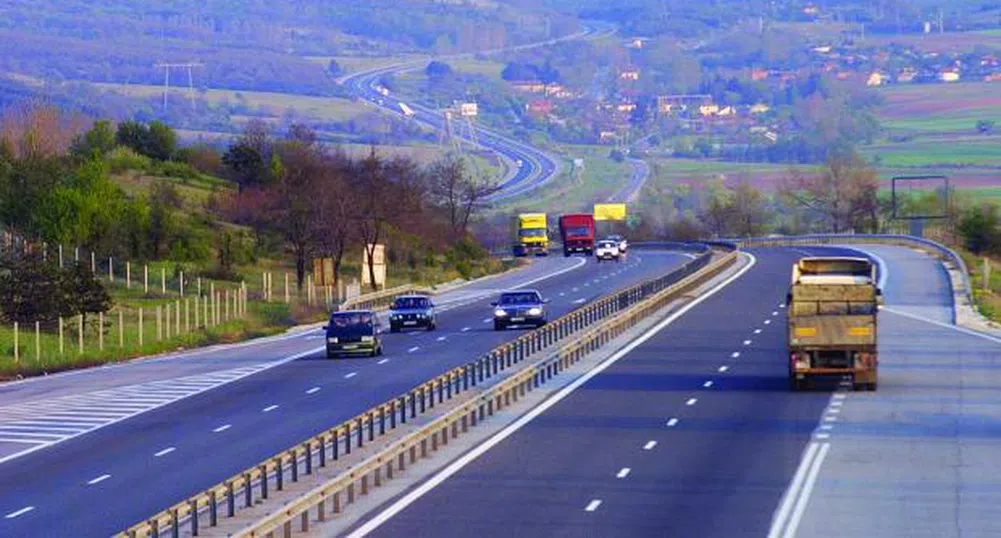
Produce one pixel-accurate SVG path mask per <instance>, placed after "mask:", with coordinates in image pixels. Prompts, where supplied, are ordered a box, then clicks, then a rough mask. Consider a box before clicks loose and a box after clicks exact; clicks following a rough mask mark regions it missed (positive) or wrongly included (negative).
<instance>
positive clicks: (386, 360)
mask: <svg viewBox="0 0 1001 538" xmlns="http://www.w3.org/2000/svg"><path fill="white" fill-rule="evenodd" d="M387 362H389V359H382V360H381V361H379V362H377V363H376V364H386V363H387Z"/></svg>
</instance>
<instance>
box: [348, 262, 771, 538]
mask: <svg viewBox="0 0 1001 538" xmlns="http://www.w3.org/2000/svg"><path fill="white" fill-rule="evenodd" d="M741 255H742V256H744V257H745V259H746V260H747V264H746V265H744V266H743V267H741V268H740V270H739V271H737V272H736V273H735V274H733V275H730V276H729V277H727V278H726V279H725V280H723V281H722V282H720V283H718V284H716V286H714V287H713V288H712V289H710V290H708V291H707V292H705V293H703V294H702V295H700V296H699V297H696V298H695V299H693V300H692V301H691V302H690V303H688V304H686V305H685V306H683V307H681V308H680V309H678V310H677V311H676V312H674V313H672V314H671V315H669V316H668V317H667V318H665V319H664V320H662V321H661V322H660V323H658V324H656V325H654V326H653V327H651V328H650V329H648V330H647V331H646V332H644V333H643V334H641V335H640V336H639V337H637V338H636V339H634V340H633V341H631V342H629V343H628V344H626V346H625V347H623V348H622V349H620V350H619V351H617V352H615V353H614V354H612V356H611V357H609V358H607V359H605V360H604V361H603V362H602V363H600V364H599V365H598V366H596V367H594V368H593V369H591V370H590V371H588V372H587V373H585V374H584V375H582V376H580V377H579V378H577V379H575V380H574V381H573V382H572V383H570V384H569V385H567V386H566V387H563V388H562V389H560V390H559V391H558V392H556V393H555V394H553V395H552V396H551V397H549V398H548V399H546V400H545V401H544V402H543V403H542V404H540V405H539V406H537V407H535V408H533V409H532V410H530V411H529V412H527V413H525V414H524V415H522V416H521V417H520V418H518V419H517V420H515V421H514V422H513V423H511V424H509V425H508V426H506V427H505V428H504V429H502V430H501V431H500V432H498V433H497V434H495V435H494V436H493V437H491V438H490V439H488V440H487V441H485V442H484V443H481V444H479V445H477V446H476V447H475V448H473V449H472V450H470V451H468V452H466V453H465V454H464V455H462V456H461V457H459V458H458V459H457V460H455V461H453V462H452V463H450V464H449V465H447V466H446V467H445V468H444V469H442V470H441V471H439V472H438V473H437V474H436V475H434V476H432V477H431V478H430V479H428V480H426V481H425V482H424V483H423V484H421V485H420V486H419V487H417V488H415V489H413V490H411V491H410V492H409V493H407V494H406V495H404V496H403V497H401V498H400V499H398V500H397V501H396V502H394V503H392V504H391V505H389V506H388V507H387V508H386V509H385V510H383V511H382V512H379V513H378V514H376V515H375V516H374V517H372V518H371V519H369V520H368V521H366V522H365V523H364V524H363V525H361V526H359V527H358V528H357V529H355V530H354V532H352V533H351V534H349V535H348V537H349V538H360V537H362V536H365V535H367V534H368V533H370V532H372V531H373V530H375V529H377V528H379V526H381V525H382V524H383V523H385V522H386V521H389V519H390V518H392V517H393V516H395V515H396V514H398V513H399V512H400V511H402V510H404V509H405V508H406V507H407V506H410V505H411V504H413V503H414V502H415V501H417V500H418V499H420V498H421V497H422V496H424V495H425V494H426V493H427V492H429V491H431V490H432V489H434V488H436V487H438V486H439V485H440V484H441V483H442V482H444V481H445V480H447V479H448V478H449V477H450V476H452V475H454V474H455V473H457V472H459V471H460V470H461V469H462V468H463V467H465V466H466V465H469V463H470V462H472V461H474V460H476V459H477V458H479V457H480V456H482V455H483V454H485V453H486V452H487V451H488V450H490V449H491V448H493V447H494V446H496V445H497V444H498V443H500V442H502V441H503V440H504V439H507V438H508V437H510V436H511V435H512V434H514V433H515V432H517V431H518V430H520V429H521V428H522V427H524V426H525V424H528V423H529V422H531V421H532V420H534V419H535V417H537V416H539V415H541V414H542V413H545V412H546V411H547V410H548V409H550V408H551V407H553V406H554V405H556V404H558V403H559V402H560V401H562V400H563V399H565V398H566V397H567V396H568V395H570V394H571V393H573V392H574V391H576V390H577V389H578V388H579V387H580V386H581V385H583V384H585V383H587V382H588V381H590V380H591V379H592V378H594V377H595V376H597V375H598V374H600V373H601V372H603V371H605V370H606V369H607V368H608V367H609V366H611V365H613V364H615V363H616V362H618V361H619V360H620V359H622V357H625V356H626V355H628V354H629V353H631V352H632V351H633V350H634V349H636V348H637V347H639V346H641V345H643V344H644V343H645V342H646V341H647V340H649V339H651V338H653V337H654V336H655V335H657V334H658V333H660V332H661V331H662V330H664V328H665V327H667V326H668V325H671V324H672V323H674V321H675V320H677V319H678V318H680V317H681V316H683V315H685V314H687V313H688V312H689V311H690V310H692V309H693V308H695V307H696V306H698V305H700V304H702V303H703V302H704V301H706V300H708V299H709V298H710V297H712V296H714V295H716V294H717V293H719V292H720V291H721V290H723V289H724V288H726V287H727V286H728V285H730V284H731V283H732V282H734V281H735V280H737V279H738V278H740V277H742V276H743V275H744V274H745V273H747V272H748V271H750V270H751V268H752V267H754V266H755V264H756V263H757V258H755V257H754V255H753V254H750V253H746V252H744V253H741ZM656 445H657V442H656V441H650V442H648V443H647V444H646V446H644V447H643V448H644V450H652V449H653V447H654V446H656ZM647 447H649V448H647Z"/></svg>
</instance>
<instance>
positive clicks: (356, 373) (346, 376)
mask: <svg viewBox="0 0 1001 538" xmlns="http://www.w3.org/2000/svg"><path fill="white" fill-rule="evenodd" d="M356 375H358V372H351V373H350V374H347V375H345V376H344V379H351V378H352V377H354V376H356Z"/></svg>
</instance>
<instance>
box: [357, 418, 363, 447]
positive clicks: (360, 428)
mask: <svg viewBox="0 0 1001 538" xmlns="http://www.w3.org/2000/svg"><path fill="white" fill-rule="evenodd" d="M355 429H356V430H358V448H361V447H363V446H365V424H364V423H363V422H362V419H358V427H357V428H355Z"/></svg>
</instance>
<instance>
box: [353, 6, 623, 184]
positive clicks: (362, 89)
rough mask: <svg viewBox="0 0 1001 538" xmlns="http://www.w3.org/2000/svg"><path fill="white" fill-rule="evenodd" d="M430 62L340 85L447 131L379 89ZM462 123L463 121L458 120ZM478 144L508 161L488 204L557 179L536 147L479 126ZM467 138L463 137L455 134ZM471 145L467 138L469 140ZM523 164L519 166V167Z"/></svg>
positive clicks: (595, 33) (435, 113)
mask: <svg viewBox="0 0 1001 538" xmlns="http://www.w3.org/2000/svg"><path fill="white" fill-rule="evenodd" d="M612 33H614V29H613V28H610V27H603V26H589V27H586V28H585V29H584V30H582V31H580V32H577V33H575V34H571V35H568V36H564V37H560V38H556V39H550V40H547V41H543V42H540V43H530V44H525V45H519V46H516V47H511V48H508V49H500V50H494V51H484V52H480V53H478V54H477V56H482V55H491V54H497V53H502V52H511V51H521V50H529V49H533V48H538V47H545V46H550V45H554V44H556V43H560V42H564V41H572V40H582V39H596V38H600V37H603V36H607V35H610V34H612ZM468 57H472V55H469V54H459V55H453V56H444V57H441V58H438V59H440V60H445V61H447V60H450V59H460V58H468ZM429 60H430V59H428V60H423V61H414V62H404V63H399V64H394V65H390V66H385V67H380V68H375V69H370V70H366V71H361V72H358V73H352V74H350V75H348V76H345V77H342V78H341V79H340V80H339V82H340V83H341V84H343V85H345V86H347V87H348V88H351V89H352V90H353V91H354V93H355V94H356V95H357V96H358V97H359V98H360V99H362V100H364V101H365V102H367V103H369V104H370V105H372V106H375V107H377V108H379V109H381V110H383V111H384V112H387V113H389V114H392V115H394V116H398V117H405V116H404V114H403V111H402V109H401V107H400V104H401V103H404V104H406V105H407V106H408V107H409V108H410V109H411V110H412V111H413V115H412V116H410V120H412V121H415V122H418V123H420V124H422V125H424V126H425V127H428V128H430V129H433V130H435V131H443V130H444V129H445V119H444V117H443V113H442V111H439V110H433V109H430V108H428V107H425V106H422V105H420V104H419V103H416V102H414V101H413V100H410V99H407V98H405V97H401V96H398V95H395V94H390V95H383V94H382V93H380V92H379V91H378V89H377V86H378V85H379V80H380V79H381V78H382V77H384V76H387V75H398V74H401V73H405V72H408V71H413V70H416V69H421V68H423V67H424V65H425V64H426V63H427V61H429ZM456 121H460V120H458V119H457V120H456ZM476 129H477V143H478V144H479V146H481V147H482V148H484V149H487V150H490V151H493V152H495V153H497V154H498V155H499V156H501V157H502V158H503V160H505V161H506V163H505V166H507V168H508V169H507V171H506V173H505V175H504V177H503V178H502V179H501V180H500V182H499V187H500V190H499V191H498V192H496V193H494V194H493V195H492V196H491V197H490V198H489V200H488V201H490V202H498V201H501V200H504V199H508V198H512V197H515V196H518V195H522V194H526V193H528V192H529V191H531V190H533V189H535V188H538V187H540V186H541V185H543V184H545V183H546V182H548V181H549V180H551V179H552V178H553V177H555V176H556V175H557V173H558V172H559V170H560V162H559V158H558V157H554V156H552V155H550V154H549V153H547V152H545V151H542V150H539V149H537V148H535V147H533V146H530V145H528V144H525V143H523V142H520V141H518V140H516V139H514V138H511V137H509V136H506V135H503V134H501V133H499V132H497V131H494V130H491V129H487V128H485V127H482V126H477V127H476ZM456 134H457V135H459V136H460V137H464V133H456ZM466 139H467V141H468V137H466ZM518 163H520V165H519V164H518Z"/></svg>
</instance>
